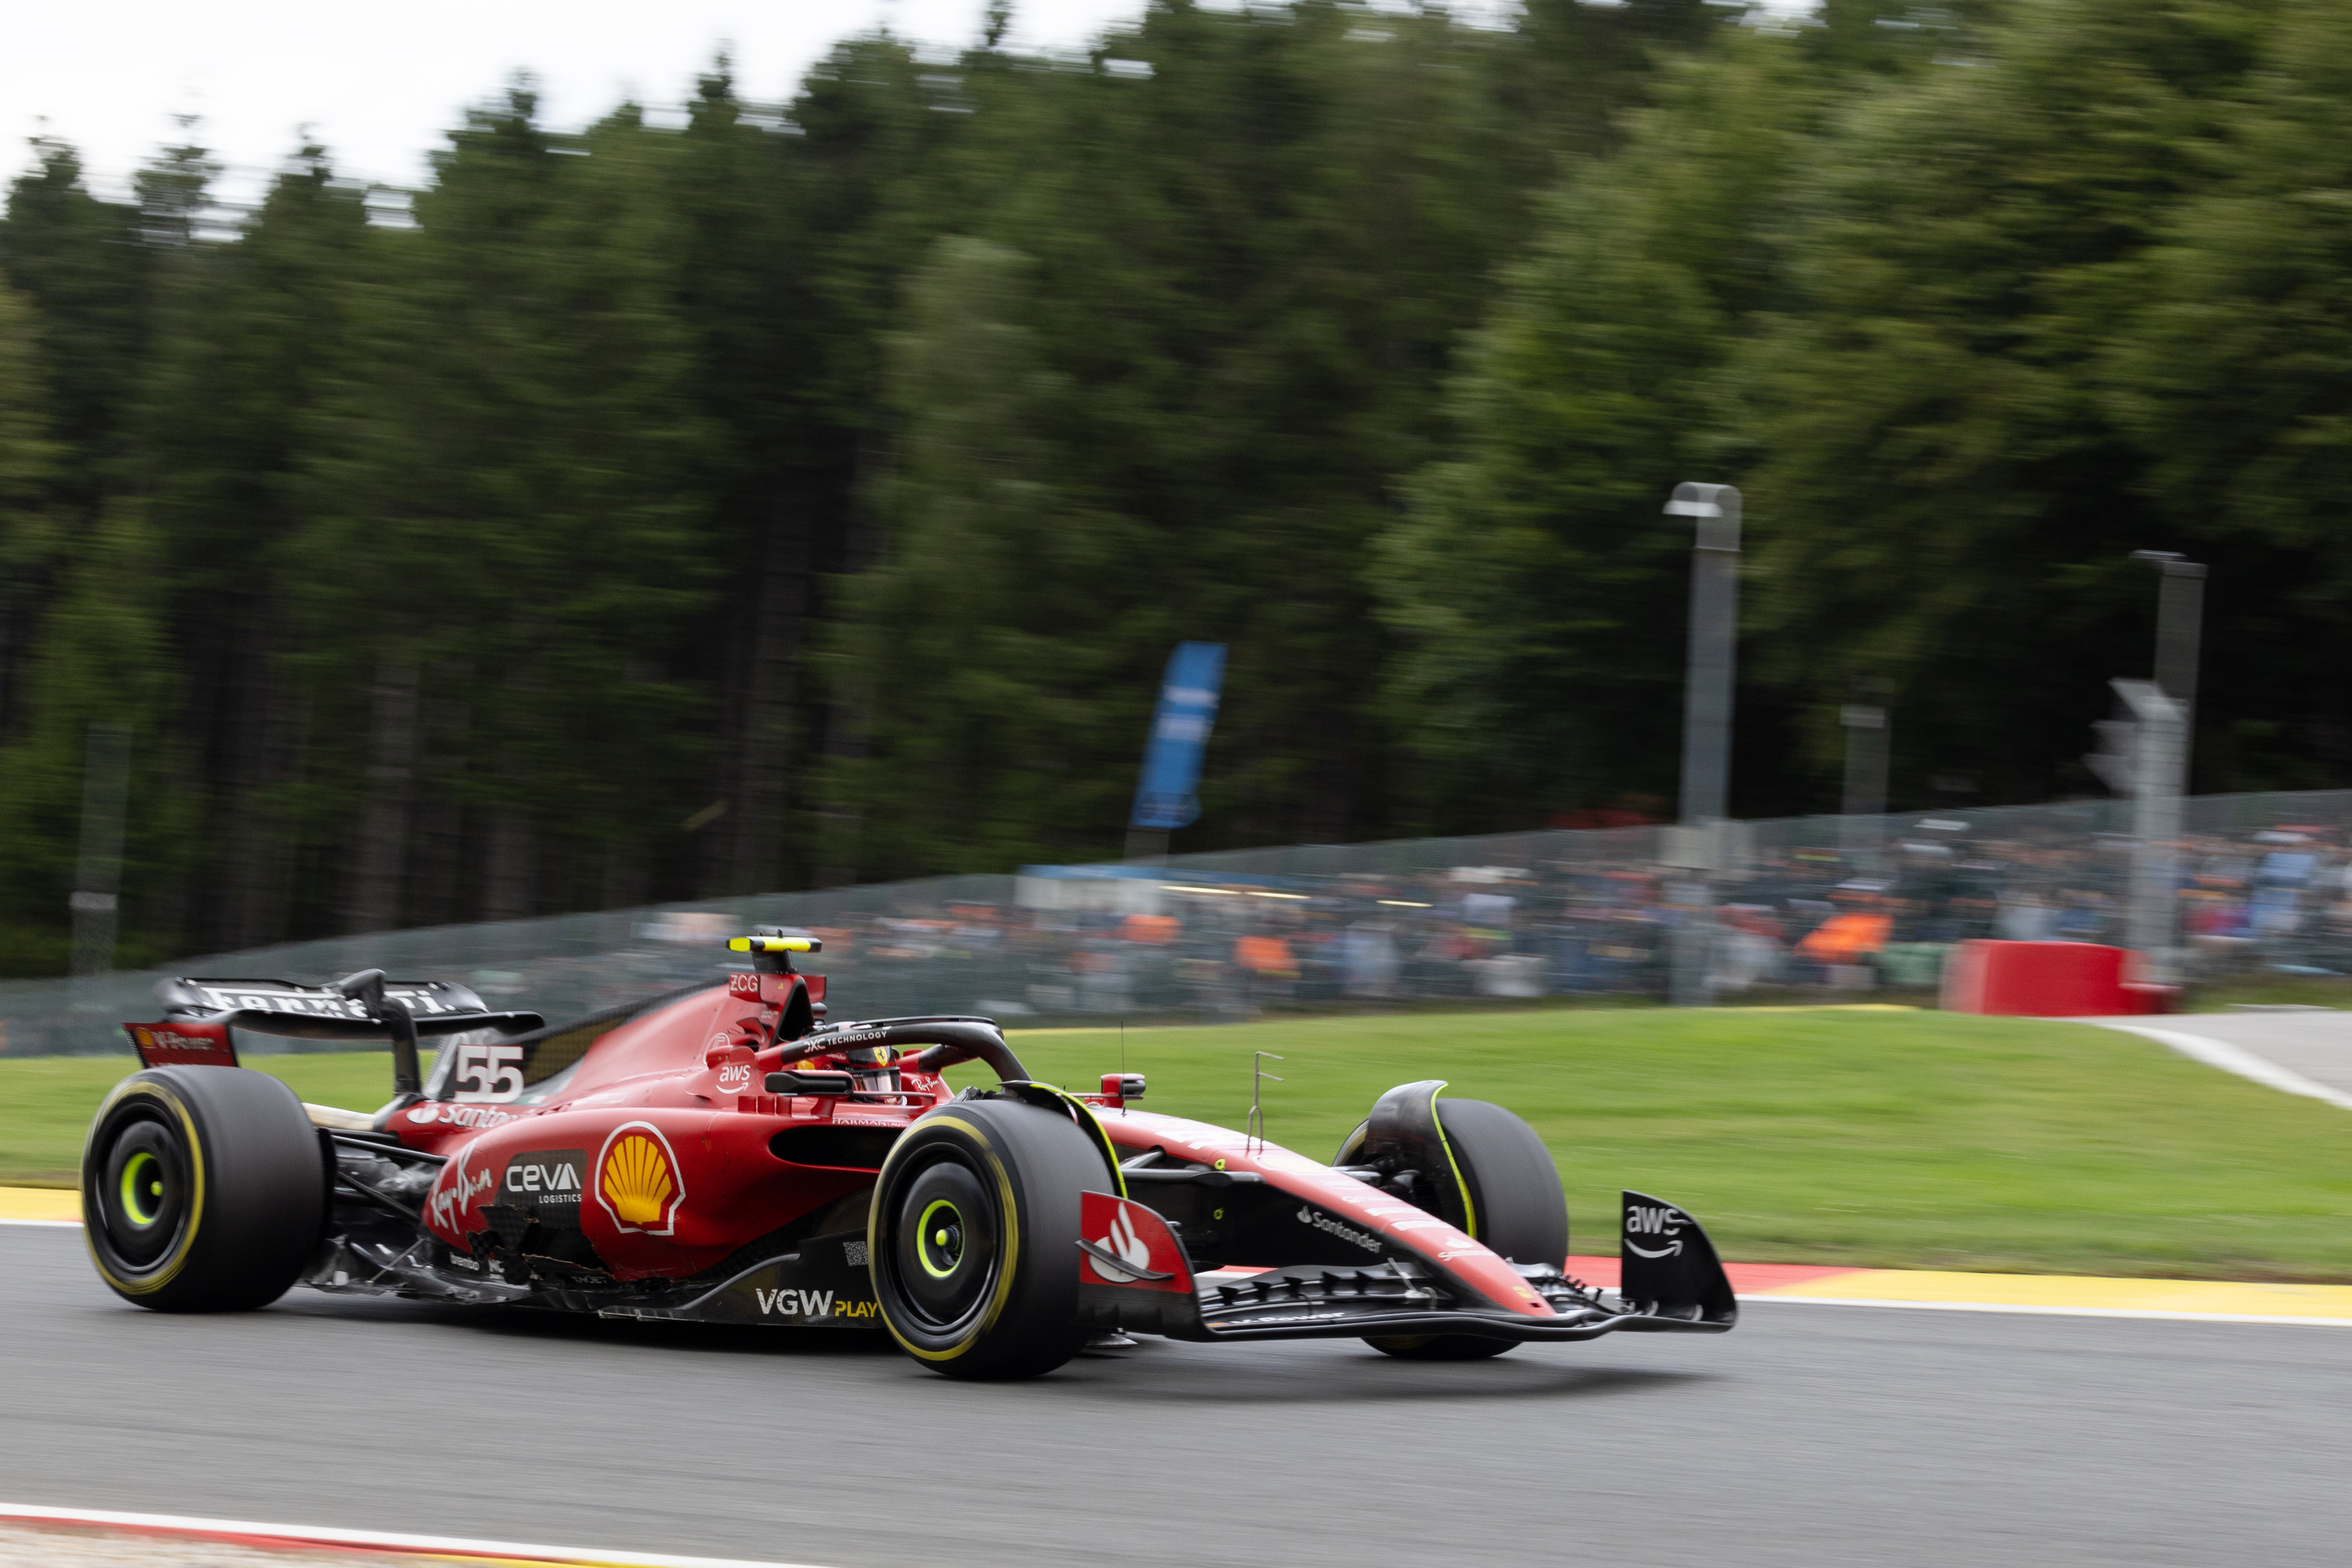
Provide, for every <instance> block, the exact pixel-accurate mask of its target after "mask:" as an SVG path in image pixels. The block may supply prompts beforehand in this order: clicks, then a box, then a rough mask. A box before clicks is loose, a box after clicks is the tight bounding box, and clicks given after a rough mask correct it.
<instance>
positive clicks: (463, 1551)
mask: <svg viewBox="0 0 2352 1568" xmlns="http://www.w3.org/2000/svg"><path fill="white" fill-rule="evenodd" d="M8 1521H18V1522H23V1523H30V1524H38V1523H48V1524H88V1525H98V1526H102V1527H105V1528H109V1529H113V1530H137V1531H155V1532H159V1533H162V1534H167V1535H198V1536H206V1537H215V1538H217V1537H235V1538H236V1539H238V1540H242V1541H251V1542H267V1543H269V1544H273V1545H286V1546H356V1547H362V1548H369V1549H373V1550H374V1551H377V1552H424V1553H438V1554H441V1555H445V1556H459V1557H506V1558H516V1559H520V1560H522V1561H524V1562H534V1563H578V1564H593V1568H809V1565H808V1564H805V1563H798V1564H796V1563H753V1562H751V1561H748V1560H746V1559H743V1558H735V1557H675V1556H670V1555H668V1554H667V1553H663V1552H604V1551H596V1550H593V1549H590V1548H585V1547H574V1546H530V1545H523V1544H520V1543H519V1542H511V1541H467V1540H464V1539H462V1538H459V1537H455V1536H446V1535H404V1534H400V1533H397V1532H394V1531H381V1530H336V1529H331V1528H328V1527H325V1526H313V1525H303V1524H257V1523H255V1522H253V1521H249V1520H236V1519H196V1518H193V1517H190V1516H187V1515H184V1514H173V1513H121V1512H117V1511H115V1510H110V1509H90V1508H36V1507H33V1506H31V1505H29V1504H26V1503H13V1502H0V1522H8Z"/></svg>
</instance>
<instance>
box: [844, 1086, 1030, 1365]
mask: <svg viewBox="0 0 2352 1568" xmlns="http://www.w3.org/2000/svg"><path fill="white" fill-rule="evenodd" d="M916 1125H917V1126H929V1127H952V1128H955V1129H956V1130H957V1131H961V1132H962V1133H963V1134H964V1135H965V1136H966V1137H968V1138H970V1139H971V1141H972V1142H974V1143H976V1144H978V1145H979V1146H980V1152H981V1154H982V1156H983V1157H984V1158H985V1159H986V1160H987V1162H988V1169H989V1172H990V1173H991V1174H992V1175H993V1176H995V1178H996V1192H997V1196H998V1199H999V1200H1000V1202H1001V1204H1002V1205H1003V1211H1004V1251H1003V1267H1002V1268H999V1269H998V1270H997V1274H996V1296H995V1299H994V1300H991V1301H990V1302H989V1303H988V1310H987V1311H986V1312H984V1313H982V1315H981V1320H980V1321H979V1322H977V1323H974V1324H973V1325H972V1326H971V1328H970V1329H969V1330H967V1331H965V1332H964V1336H963V1338H962V1339H961V1340H960V1341H958V1342H956V1343H954V1344H951V1345H950V1346H949V1347H948V1348H947V1349H945V1350H940V1351H927V1350H925V1349H924V1348H923V1347H922V1346H920V1345H918V1344H912V1343H909V1342H908V1339H907V1336H906V1335H904V1334H902V1333H900V1332H899V1331H898V1324H897V1323H895V1322H893V1321H891V1319H890V1314H889V1313H888V1312H884V1313H883V1314H882V1326H883V1327H884V1328H886V1329H888V1330H889V1331H890V1337H891V1338H892V1339H894V1340H896V1341H898V1348H899V1349H900V1350H903V1351H905V1352H907V1353H908V1355H911V1356H916V1357H919V1358H920V1359H921V1360H924V1361H953V1360H955V1358H956V1357H958V1356H960V1355H961V1354H963V1353H964V1352H966V1351H968V1350H970V1349H971V1347H972V1346H973V1345H975V1344H978V1343H979V1342H980V1338H981V1336H982V1334H985V1333H986V1332H988V1331H989V1330H990V1329H992V1328H993V1327H994V1326H995V1325H996V1320H997V1319H998V1318H999V1317H1001V1316H1003V1312H1004V1303H1005V1301H1006V1300H1007V1299H1008V1298H1010V1297H1011V1296H1012V1294H1013V1271H1014V1268H1016V1266H1017V1265H1018V1264H1019V1263H1020V1260H1021V1218H1020V1215H1018V1214H1017V1213H1015V1212H1014V1208H1013V1175H1012V1173H1011V1172H1009V1171H1007V1170H1006V1169H1005V1168H1004V1162H1003V1161H1002V1160H1000V1159H998V1158H997V1157H996V1144H995V1142H994V1141H993V1140H992V1139H991V1138H990V1137H989V1136H988V1134H987V1132H986V1131H983V1130H982V1129H981V1128H979V1127H977V1126H975V1125H974V1124H972V1123H971V1122H970V1121H965V1120H964V1119H963V1118H962V1117H961V1116H938V1115H933V1116H927V1117H925V1118H924V1119H923V1120H922V1121H920V1122H918V1123H917V1124H916ZM909 1131H911V1129H909ZM892 1152H893V1153H894V1154H895V1153H896V1152H897V1151H896V1150H893V1151H892ZM917 1239H920V1238H919V1237H918V1238H917ZM866 1258H867V1262H866V1268H869V1269H878V1268H882V1267H883V1264H882V1261H881V1258H882V1205H880V1204H876V1205H874V1207H873V1209H872V1211H871V1212H870V1213H869V1214H868V1215H867V1216H866ZM874 1295H875V1299H876V1300H884V1299H885V1298H884V1297H883V1293H882V1291H881V1290H880V1289H878V1288H877V1289H876V1290H875V1292H874Z"/></svg>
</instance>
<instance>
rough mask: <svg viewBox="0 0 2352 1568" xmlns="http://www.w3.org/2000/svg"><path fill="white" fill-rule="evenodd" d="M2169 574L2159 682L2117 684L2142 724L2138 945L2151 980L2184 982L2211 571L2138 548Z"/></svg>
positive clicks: (2135, 905) (2161, 611) (2137, 556)
mask: <svg viewBox="0 0 2352 1568" xmlns="http://www.w3.org/2000/svg"><path fill="white" fill-rule="evenodd" d="M2131 558H2132V559H2133V560H2135V561H2145V562H2147V563H2148V564H2149V565H2151V566H2153V567H2155V568H2156V569H2157V570H2158V572H2160V573H2162V574H2164V575H2163V577H2162V580H2161V586H2160V588H2159V590H2158V599H2157V603H2156V679H2155V681H2154V682H2153V683H2151V684H2146V685H2144V684H2143V683H2141V682H2139V681H2122V680H2119V681H2116V683H2115V687H2116V692H2117V693H2118V694H2119V695H2121V696H2122V697H2123V699H2124V701H2125V704H2126V706H2127V707H2128V708H2130V710H2131V711H2132V718H2133V721H2134V722H2135V724H2136V726H2137V729H2136V731H2135V740H2136V742H2137V744H2136V748H2135V750H2136V756H2135V759H2134V761H2135V763H2136V774H2137V776H2136V778H2135V781H2134V782H2135V784H2136V786H2137V787H2136V788H2135V789H2134V791H2133V797H2134V800H2135V802H2136V805H2135V807H2134V811H2133V822H2132V828H2133V835H2132V836H2133V837H2134V838H2135V839H2136V840H2137V844H2136V846H2135V848H2136V850H2137V853H2136V854H2135V855H2134V856H2133V858H2132V900H2131V939H2130V940H2131V944H2132V946H2133V947H2135V948H2137V949H2138V950H2139V952H2140V955H2141V959H2142V962H2143V963H2145V964H2146V965H2147V978H2148V979H2150V980H2153V981H2157V982H2158V983H2170V982H2173V981H2177V980H2178V979H2179V977H2180V976H2179V968H2180V961H2179V947H2180V889H2179V864H2178V856H2177V853H2176V850H2175V846H2176V844H2177V843H2178V842H2179V837H2180V835H2181V832H2182V830H2183V829H2184V828H2185V827H2186V826H2187V817H2188V803H2187V796H2188V794H2189V751H2190V748H2191V745H2192V743H2193V742H2194V737H2195V731H2196V723H2197V663H2198V654H2199V647H2198V645H2199V643H2200V641H2201V640H2202V639H2203V637H2204V619H2205V567H2204V565H2203V563H2200V562H2196V561H2191V560H2189V559H2188V558H2187V557H2185V556H2183V555H2182V554H2181V553H2180V552H2179V551H2177V550H2135V551H2133V552H2132V557H2131Z"/></svg>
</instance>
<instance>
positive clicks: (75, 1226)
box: [0, 1219, 81, 1230]
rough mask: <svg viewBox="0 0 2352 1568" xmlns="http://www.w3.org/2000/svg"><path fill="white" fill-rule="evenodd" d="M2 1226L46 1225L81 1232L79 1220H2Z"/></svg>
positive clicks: (0, 1222) (0, 1223) (0, 1220)
mask: <svg viewBox="0 0 2352 1568" xmlns="http://www.w3.org/2000/svg"><path fill="white" fill-rule="evenodd" d="M0 1225H46V1226H52V1227H55V1228H57V1229H60V1230H79V1229H80V1228H81V1221H79V1220H78V1219H0Z"/></svg>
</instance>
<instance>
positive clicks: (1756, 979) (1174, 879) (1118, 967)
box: [824, 818, 2352, 1016]
mask: <svg viewBox="0 0 2352 1568" xmlns="http://www.w3.org/2000/svg"><path fill="white" fill-rule="evenodd" d="M1562 837H1563V839H1564V840H1565V839H1567V838H1568V837H1569V836H1562ZM1644 837H1647V836H1644ZM2178 850H2179V854H2178V862H2177V863H2178V867H2179V879H2178V882H2179V887H2178V896H2179V906H2180V916H2181V921H2180V925H2181V932H2182V940H2183V942H2184V945H2185V949H2186V953H2187V959H2188V963H2189V966H2190V971H2191V978H2196V979H2211V978H2216V977H2219V976H2221V975H2225V974H2228V973H2233V972H2239V971H2246V970H2254V969H2263V968H2267V969H2272V970H2276V971H2281V972H2284V973H2305V974H2331V973H2352V850H2347V842H2346V835H2345V834H2344V833H2342V832H2341V831H2339V830H2338V829H2336V828H2335V827H2332V826H2282V827H2268V828H2263V829H2259V830H2251V831H2247V832H2243V833H2239V834H2233V835H2229V834H2217V835H2205V836H2200V837H2195V838H2192V839H2190V840H2188V841H2186V842H2184V843H2183V844H2181V845H2180V846H2179V847H2178ZM2132 852H2133V846H2132V844H2131V841H2130V840H2129V839H2127V838H2124V837H2119V836H2113V835H2102V834H2088V835H2082V836H2077V837H2041V838H2016V839H2002V838H1992V837H1976V836H1973V835H1972V834H1971V833H1970V832H1969V828H1968V825H1967V824H1966V823H1963V822H1959V821H1956V820H1942V819H1935V818H1929V819H1927V820H1925V821H1923V822H1919V823H1916V824H1913V825H1909V826H1906V827H1905V828H1903V829H1902V831H1901V834H1900V836H1899V837H1895V839H1893V840H1892V841H1891V842H1886V843H1884V844H1882V845H1878V846H1874V847H1869V848H1867V849H1857V848H1854V847H1838V846H1818V847H1815V846H1805V845H1801V844H1796V843H1791V844H1790V845H1788V846H1787V847H1767V848H1759V849H1755V850H1753V852H1751V853H1749V854H1748V855H1746V856H1744V857H1743V858H1741V860H1740V861H1739V863H1738V864H1737V865H1735V866H1732V867H1730V868H1725V869H1720V870H1716V871H1713V872H1711V873H1709V874H1707V875H1706V876H1704V877H1702V876H1701V875H1700V874H1698V873H1696V872H1695V871H1691V870H1688V869H1683V868H1676V867H1673V866H1669V865H1664V864H1661V863H1659V862H1657V861H1655V860H1644V859H1638V858H1611V859H1603V858H1559V859H1543V858H1529V862H1528V864H1525V865H1460V866H1448V867H1441V868H1425V869H1421V870H1416V871H1410V872H1390V873H1377V872H1348V873H1340V874H1334V875H1326V876H1319V877H1312V876H1298V875H1286V876H1284V875H1265V874H1238V873H1236V874H1229V875H1223V876H1220V875H1217V874H1214V873H1202V872H1199V871H1189V870H1187V871H1175V870H1171V871H1167V872H1152V871H1149V870H1146V869H1144V868H1134V867H1125V868H1031V874H1030V875H1027V876H1024V877H1023V878H1020V879H1008V881H1007V891H1008V892H1009V893H1010V894H1011V895H1012V896H1011V897H1009V898H1006V899H1004V900H999V901H993V902H967V903H961V904H957V905H954V906H951V907H947V908H942V909H939V910H905V911H902V912H898V913H890V914H879V915H877V916H874V917H872V918H870V919H868V920H866V921H862V922H859V923H857V924H855V925H848V926H841V927H835V928H830V929H829V930H827V931H825V932H824V934H825V935H826V938H827V953H828V956H827V963H828V964H829V965H830V967H831V968H832V970H833V971H834V972H835V974H837V975H838V976H839V977H840V979H839V980H838V981H837V983H836V984H840V985H841V986H842V987H843V988H844V1002H845V1005H852V1006H856V1007H857V1009H858V1011H859V1013H860V1014H861V1015H865V1016H870V1015H872V1014H874V1013H876V1012H878V1011H881V1010H884V1009H883V999H884V998H885V997H886V996H887V997H888V998H891V999H892V1003H891V1004H890V1005H888V1010H891V1011H898V1010H916V1011H921V1010H931V1009H934V1008H936V1009H940V1010H949V1011H978V1012H983V1013H991V1014H994V1015H998V1016H1024V1015H1046V1016H1065V1015H1073V1014H1130V1013H1132V1014H1165V1013H1192V1014H1197V1015H1204V1016H1236V1015H1247V1014H1251V1013H1255V1012H1258V1011H1261V1010H1263V1009H1265V1008H1266V1007H1268V1006H1276V1005H1300V1004H1303V1005H1313V1004H1318V1003H1338V1002H1345V1001H1383V1000H1409V999H1444V998H1449V997H1472V996H1497V997H1515V996H1517V997H1532V996H1541V995H1552V994H1570V995H1574V994H1591V995H1607V994H1621V995H1662V994H1666V993H1667V991H1668V989H1669V986H1670V982H1671V978H1672V973H1673V970H1674V966H1675V964H1676V963H1678V962H1680V963H1691V962H1693V959H1692V958H1691V956H1690V954H1691V947H1690V944H1691V943H1692V942H1699V943H1701V944H1703V945H1701V946H1700V947H1699V948H1698V950H1697V951H1698V954H1699V956H1698V958H1697V959H1696V962H1698V963H1702V964H1704V966H1705V968H1706V973H1707V976H1708V980H1709V984H1710V989H1712V990H1713V991H1715V992H1716V993H1717V994H1737V993H1740V992H1746V991H1752V990H1758V989H1781V988H1786V989H1792V990H1819V991H1829V992H1874V991H1878V990H1881V989H1885V988H1895V989H1906V990H1913V991H1917V990H1923V989H1927V988H1931V987H1933V986H1934V985H1935V984H1937V980H1938V977H1939V975H1940V973H1941V969H1942V964H1943V961H1944V957H1945V955H1946V954H1947V953H1948V952H1949V951H1950V949H1951V947H1952V945H1953V944H1954V943H1956V942H1963V941H1967V940H1969V939H1970V938H1979V937H1997V938H2003V939H2007V940H2012V941H2053V942H2109V943H2114V944H2116V945H2126V944H2127V943H2126V929H2125V928H2126V920H2127V913H2128V888H2129V883H2130V867H2131V860H2132ZM852 995H856V996H857V997H858V998H859V1000H857V1001H855V1002H853V1001H851V1000H850V997H851V996H852Z"/></svg>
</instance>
